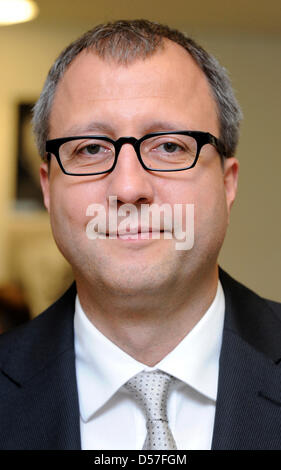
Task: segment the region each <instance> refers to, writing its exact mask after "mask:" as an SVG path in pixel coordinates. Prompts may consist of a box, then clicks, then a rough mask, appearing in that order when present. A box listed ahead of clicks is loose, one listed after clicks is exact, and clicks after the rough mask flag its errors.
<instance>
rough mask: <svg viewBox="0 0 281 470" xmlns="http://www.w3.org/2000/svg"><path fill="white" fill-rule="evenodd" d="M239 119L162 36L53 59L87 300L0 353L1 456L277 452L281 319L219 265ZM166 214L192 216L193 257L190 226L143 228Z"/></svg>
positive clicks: (219, 79) (51, 312)
mask: <svg viewBox="0 0 281 470" xmlns="http://www.w3.org/2000/svg"><path fill="white" fill-rule="evenodd" d="M240 119H241V112H240V110H239V106H238V104H237V102H236V100H235V98H234V96H233V93H232V90H231V86H230V84H229V81H228V78H227V76H226V74H225V72H224V70H223V69H222V68H221V67H220V66H219V64H217V62H216V61H215V59H213V58H212V57H211V56H209V55H208V54H207V53H206V52H205V51H204V50H203V49H202V48H200V47H199V46H198V45H197V44H195V43H194V42H193V41H192V40H190V39H187V38H185V37H184V36H183V35H182V34H181V33H179V32H177V31H173V30H170V29H169V28H167V27H164V26H161V25H157V24H153V23H150V22H148V21H121V22H117V23H114V24H108V25H102V26H99V27H97V28H94V29H93V30H92V31H90V32H88V33H87V34H86V35H84V36H83V37H82V38H80V39H78V40H77V41H76V42H75V43H73V44H72V45H70V46H69V47H68V48H67V49H66V50H65V51H64V52H63V53H62V54H61V56H60V57H59V58H58V60H57V61H56V63H55V64H54V66H53V68H52V69H51V71H50V74H49V76H48V78H47V81H46V83H45V86H44V89H43V92H42V94H41V97H40V99H39V101H38V103H37V105H36V107H35V115H34V126H35V133H36V136H37V142H38V147H39V151H40V153H41V156H42V157H43V160H44V161H43V163H42V165H41V170H40V175H41V184H42V189H43V194H44V202H45V206H46V208H47V210H48V211H49V213H50V219H51V225H52V230H53V234H54V238H55V240H56V243H57V245H58V247H59V249H60V250H61V252H62V253H63V255H64V256H65V258H66V259H67V260H68V261H69V263H70V264H71V266H72V268H73V273H74V276H75V281H76V283H75V285H74V286H72V287H71V288H70V290H69V291H68V292H67V293H66V294H65V295H64V296H63V297H62V298H61V299H59V300H58V302H57V303H55V304H54V305H53V306H51V307H50V308H49V309H48V310H47V311H46V312H45V313H43V314H42V315H40V316H38V317H37V318H36V319H35V320H34V321H32V322H30V323H29V325H28V326H27V327H24V328H21V329H20V330H17V331H14V332H12V333H11V334H9V335H4V336H3V337H2V338H1V343H0V348H1V349H0V351H1V355H0V357H1V371H2V375H1V388H0V389H1V391H2V393H3V396H4V398H5V399H2V400H1V403H2V405H1V414H0V416H1V437H0V448H2V449H142V448H146V449H152V450H153V449H159V448H160V449H277V448H280V443H281V412H280V403H281V395H280V383H281V382H280V379H281V374H280V357H281V341H280V340H281V335H280V331H281V329H280V326H281V323H280V316H279V315H280V309H279V310H278V306H277V304H275V303H274V302H270V301H267V300H264V299H261V298H260V297H258V296H257V295H256V294H254V293H253V292H251V291H249V290H248V289H247V288H246V287H244V286H242V285H241V284H239V283H237V282H236V281H234V280H233V279H232V278H230V277H229V276H228V275H227V274H226V273H224V272H223V271H222V270H221V269H219V268H218V265H217V259H218V254H219V251H220V248H221V245H222V243H223V240H224V237H225V233H226V229H227V225H228V221H229V214H230V210H231V206H232V204H233V202H234V199H235V195H236V189H237V178H238V161H237V159H236V158H235V149H236V145H237V140H238V128H239V121H240ZM46 142H47V143H46ZM93 204H94V208H95V210H96V209H97V208H99V209H102V208H103V209H104V214H105V220H104V219H103V224H102V223H100V224H98V223H97V224H96V225H95V223H93V226H91V225H90V223H91V220H92V221H93V217H92V216H93V215H95V214H96V212H95V211H94V210H92V209H91V208H93ZM114 204H115V209H116V210H115V215H116V212H117V226H118V230H116V226H114V224H113V222H112V214H113V213H114V211H113V212H111V209H112V206H114ZM163 205H166V207H167V206H168V207H170V208H171V209H175V207H176V206H177V205H178V206H179V207H181V208H183V209H186V208H188V207H193V209H194V220H193V222H194V243H190V244H189V245H186V246H185V247H184V249H177V248H178V247H176V243H177V242H178V240H177V237H176V234H177V232H176V226H177V223H179V222H180V223H182V224H183V227H186V232H188V231H191V230H192V227H193V223H192V217H189V216H188V211H187V210H186V211H184V210H183V211H182V212H181V215H180V216H176V212H172V217H171V220H172V224H170V225H169V224H168V223H166V222H167V221H166V222H165V219H164V218H163V214H162V213H161V214H160V215H161V216H160V217H159V223H158V224H157V223H156V222H155V220H154V219H153V217H150V218H149V219H148V220H149V223H148V224H146V225H145V224H144V222H143V220H144V219H142V218H141V214H142V209H143V208H144V207H146V208H150V207H152V206H153V207H158V208H159V207H164V206H163ZM132 207H134V208H135V210H136V212H135V215H137V216H138V217H137V223H135V225H132V224H129V225H130V227H129V232H128V230H127V226H126V224H125V228H124V226H123V229H122V230H121V229H120V227H121V226H122V221H124V216H125V215H126V210H125V209H128V208H129V209H131V208H132ZM122 209H124V211H123V212H122ZM191 214H193V212H191ZM150 215H151V214H150ZM146 220H147V219H146ZM151 220H152V221H151ZM153 220H154V221H153ZM171 220H170V221H171ZM94 222H99V220H97V218H95V219H94ZM100 222H101V221H100ZM96 226H97V227H96ZM112 227H115V229H113V228H112ZM128 233H129V236H128ZM191 239H192V236H191ZM180 248H181V247H180ZM278 312H279V313H278ZM167 384H168V385H167ZM166 385H167V387H166ZM155 387H156V389H155ZM157 387H159V389H158V388H157ZM164 387H166V389H165V392H163V393H162V389H164ZM160 389H161V391H160ZM157 390H158V392H157ZM155 391H156V392H157V393H159V395H158V397H161V398H160V402H161V404H162V408H163V409H164V408H165V410H164V412H163V413H164V415H162V414H161V413H162V411H163V410H160V408H159V406H158V405H157V397H156V395H155ZM145 394H146V395H145ZM147 396H148V400H150V405H148V406H147V404H146V397H147ZM157 406H158V409H157V410H156V411H155V409H156V408H155V407H157ZM166 407H167V410H166ZM149 413H151V414H149ZM156 414H157V418H156V421H155V416H156ZM163 416H164V417H163Z"/></svg>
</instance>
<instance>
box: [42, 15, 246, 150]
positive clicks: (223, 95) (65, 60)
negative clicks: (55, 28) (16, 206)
mask: <svg viewBox="0 0 281 470" xmlns="http://www.w3.org/2000/svg"><path fill="white" fill-rule="evenodd" d="M164 39H169V40H171V41H174V42H175V43H177V44H179V45H180V46H182V47H183V48H184V49H185V50H186V51H187V52H188V53H189V54H190V55H191V56H192V57H193V59H194V60H195V62H196V63H197V65H198V66H199V67H200V69H201V70H202V71H203V73H204V74H205V76H206V78H207V80H208V82H209V85H210V87H211V90H212V93H213V96H214V98H215V101H216V104H217V110H218V119H219V126H220V136H219V137H220V139H221V141H222V143H223V145H224V149H225V155H226V156H228V157H230V156H233V155H234V154H235V150H236V147H237V143H238V138H239V125H240V121H241V119H242V112H241V109H240V107H239V104H238V102H237V100H236V98H235V95H234V92H233V89H232V86H231V83H230V80H229V78H228V75H227V72H226V70H225V69H224V68H223V67H222V66H221V65H220V64H219V63H218V61H217V60H216V59H215V57H213V56H212V55H210V54H209V53H208V52H206V51H205V50H204V49H203V48H202V47H201V46H199V45H198V44H197V43H196V42H195V41H194V40H193V39H191V38H189V37H186V36H185V35H184V34H183V33H181V32H180V31H178V30H176V29H171V28H170V27H168V26H166V25H161V24H158V23H154V22H151V21H148V20H132V21H131V20H122V21H115V22H113V23H107V24H101V25H98V26H96V27H94V28H93V29H91V30H90V31H88V32H87V33H85V34H84V35H83V36H81V37H80V38H78V39H77V40H76V41H74V42H73V43H71V44H70V45H69V46H68V47H67V48H66V49H64V50H63V51H62V53H61V54H60V55H59V57H58V58H57V60H56V61H55V63H54V65H53V66H52V67H51V69H50V71H49V74H48V76H47V79H46V81H45V84H44V87H43V90H42V92H41V95H40V97H39V99H38V101H37V103H36V104H35V106H34V110H33V130H34V134H35V139H36V143H37V147H38V150H39V153H40V155H41V157H42V158H44V155H45V142H46V140H48V134H49V116H50V111H51V107H52V103H53V99H54V95H55V91H56V87H57V84H58V82H59V80H60V78H61V77H62V76H63V74H64V72H65V70H66V68H67V67H68V65H69V64H70V63H71V62H72V61H73V60H74V59H75V57H76V56H77V55H78V54H79V53H80V52H81V51H83V50H84V49H86V50H92V51H93V52H95V53H96V54H97V55H98V56H99V57H101V58H103V59H105V60H106V59H111V60H114V61H115V62H116V63H118V64H124V65H125V64H130V63H132V62H133V61H134V60H136V59H138V58H143V59H145V58H146V57H149V56H151V55H153V54H154V53H155V52H156V51H157V50H159V48H163V47H164V41H163V40H164Z"/></svg>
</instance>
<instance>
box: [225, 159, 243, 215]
mask: <svg viewBox="0 0 281 470" xmlns="http://www.w3.org/2000/svg"><path fill="white" fill-rule="evenodd" d="M223 173H224V176H223V179H224V188H225V196H226V205H227V210H228V215H229V214H230V210H231V207H232V205H233V203H234V201H235V197H236V193H237V186H238V173H239V162H238V160H237V159H236V158H235V157H230V158H226V159H225V161H224V168H223Z"/></svg>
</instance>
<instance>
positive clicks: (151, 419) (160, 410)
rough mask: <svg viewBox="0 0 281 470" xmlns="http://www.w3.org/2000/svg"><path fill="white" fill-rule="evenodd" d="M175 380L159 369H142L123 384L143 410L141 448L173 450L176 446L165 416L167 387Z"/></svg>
mask: <svg viewBox="0 0 281 470" xmlns="http://www.w3.org/2000/svg"><path fill="white" fill-rule="evenodd" d="M175 380H176V379H174V378H173V377H172V376H171V375H169V374H166V373H165V372H162V371H160V370H156V371H152V372H146V371H142V372H140V373H139V374H137V375H135V376H134V377H133V378H132V379H130V380H129V381H128V382H127V383H126V384H125V387H126V388H127V389H128V390H130V391H131V392H132V393H133V394H134V397H135V398H136V399H137V401H138V403H139V404H140V405H141V407H142V409H143V410H144V412H145V416H146V427H147V436H146V440H145V443H144V446H143V449H149V450H159V449H162V450H168V449H170V450H175V449H176V448H177V446H176V443H175V440H174V437H173V435H172V432H171V430H170V428H169V424H168V417H167V398H168V392H169V387H170V385H171V383H172V382H173V381H175Z"/></svg>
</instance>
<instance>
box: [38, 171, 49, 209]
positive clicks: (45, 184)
mask: <svg viewBox="0 0 281 470" xmlns="http://www.w3.org/2000/svg"><path fill="white" fill-rule="evenodd" d="M40 183H41V189H42V193H43V199H44V205H45V207H46V209H47V211H48V212H50V180H49V167H48V163H42V164H41V165H40Z"/></svg>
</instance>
